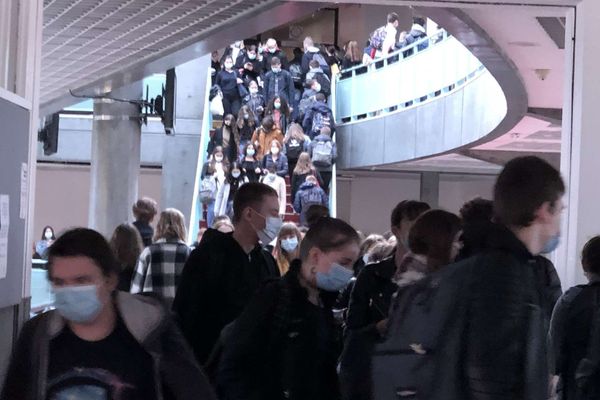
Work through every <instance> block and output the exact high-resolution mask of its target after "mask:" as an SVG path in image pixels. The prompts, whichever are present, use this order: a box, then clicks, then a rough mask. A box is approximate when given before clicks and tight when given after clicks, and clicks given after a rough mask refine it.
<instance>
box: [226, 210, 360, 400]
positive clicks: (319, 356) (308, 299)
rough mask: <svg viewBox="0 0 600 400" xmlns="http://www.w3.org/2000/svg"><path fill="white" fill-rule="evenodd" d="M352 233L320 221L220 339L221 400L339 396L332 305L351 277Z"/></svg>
mask: <svg viewBox="0 0 600 400" xmlns="http://www.w3.org/2000/svg"><path fill="white" fill-rule="evenodd" d="M358 242H359V238H358V234H357V232H356V230H355V229H354V228H352V227H351V226H350V225H348V224H347V223H346V222H344V221H342V220H339V219H335V218H322V219H321V220H319V221H318V222H317V223H316V224H315V225H314V226H313V227H312V228H311V229H310V230H309V231H308V232H307V233H306V236H305V237H304V239H303V240H302V243H301V244H300V254H299V258H298V259H296V260H294V261H292V263H291V265H290V268H289V271H288V272H287V274H286V275H285V276H284V277H283V278H281V279H278V280H272V281H270V282H268V283H267V284H266V285H264V286H263V287H262V288H261V289H260V290H259V291H258V292H257V294H256V295H255V296H254V297H253V299H252V300H251V301H250V303H249V304H248V306H247V307H246V309H245V310H244V312H243V313H242V315H240V317H239V318H238V319H237V320H236V321H235V322H234V323H233V324H232V326H231V330H230V332H229V333H228V335H227V337H226V340H225V341H224V347H223V355H222V358H221V361H220V363H219V368H218V375H217V392H218V393H219V395H220V397H221V398H223V399H228V400H239V399H263V400H280V399H284V398H289V399H295V400H314V399H339V397H340V393H339V386H338V378H337V373H336V364H337V358H338V356H339V346H338V345H337V343H336V334H335V330H336V328H335V322H334V318H333V313H332V306H333V304H334V303H335V299H336V297H337V295H338V292H339V291H340V290H342V289H344V287H346V286H347V285H348V282H350V280H351V279H352V264H353V263H354V261H355V260H356V259H357V258H358Z"/></svg>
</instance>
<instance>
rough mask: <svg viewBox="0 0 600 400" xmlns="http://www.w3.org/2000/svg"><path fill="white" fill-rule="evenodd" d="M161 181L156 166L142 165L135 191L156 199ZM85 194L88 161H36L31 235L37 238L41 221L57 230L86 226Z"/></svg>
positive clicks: (158, 200)
mask: <svg viewBox="0 0 600 400" xmlns="http://www.w3.org/2000/svg"><path fill="white" fill-rule="evenodd" d="M161 181H162V171H161V170H160V169H144V168H142V169H141V171H140V180H139V190H138V191H139V195H140V196H149V197H152V198H153V199H155V200H156V201H157V202H159V203H160V191H161ZM89 198H90V167H89V165H83V166H79V165H54V164H43V163H38V165H37V182H36V188H35V214H34V231H33V232H34V239H35V240H39V238H40V237H41V234H42V229H43V228H44V226H45V225H51V226H52V227H53V228H54V229H55V231H56V232H57V233H58V232H60V231H62V230H64V229H66V228H69V227H74V226H87V225H88V210H89V203H90V202H89ZM159 207H160V204H159Z"/></svg>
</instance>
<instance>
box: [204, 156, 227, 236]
mask: <svg viewBox="0 0 600 400" xmlns="http://www.w3.org/2000/svg"><path fill="white" fill-rule="evenodd" d="M228 172H229V162H228V161H227V159H226V158H225V157H224V156H223V148H222V147H221V146H217V147H215V149H214V150H213V153H212V156H211V157H210V158H209V160H208V161H207V162H206V163H204V166H203V167H202V172H201V173H200V179H202V181H203V182H204V181H205V180H212V181H213V182H214V185H210V186H213V187H212V189H211V191H212V195H211V196H210V200H208V201H207V202H206V222H207V224H208V226H212V224H213V221H214V218H215V200H216V196H217V193H218V191H219V189H220V188H221V186H223V185H224V184H225V177H226V176H227V173H228Z"/></svg>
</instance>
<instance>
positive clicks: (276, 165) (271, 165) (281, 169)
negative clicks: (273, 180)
mask: <svg viewBox="0 0 600 400" xmlns="http://www.w3.org/2000/svg"><path fill="white" fill-rule="evenodd" d="M270 149H271V150H270V151H269V153H267V154H266V155H265V156H264V157H263V159H262V167H263V172H264V173H267V172H268V171H269V170H271V169H273V171H274V172H275V173H276V174H277V175H278V176H280V177H282V178H285V176H286V175H287V173H288V160H287V157H286V156H285V154H283V153H282V151H281V149H282V146H281V143H280V142H279V141H278V140H273V141H272V142H271V146H270Z"/></svg>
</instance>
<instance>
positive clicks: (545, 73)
mask: <svg viewBox="0 0 600 400" xmlns="http://www.w3.org/2000/svg"><path fill="white" fill-rule="evenodd" d="M534 71H535V74H536V75H537V77H538V78H540V80H541V81H545V80H546V78H547V77H548V75H549V74H550V70H549V69H546V68H539V69H535V70H534Z"/></svg>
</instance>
